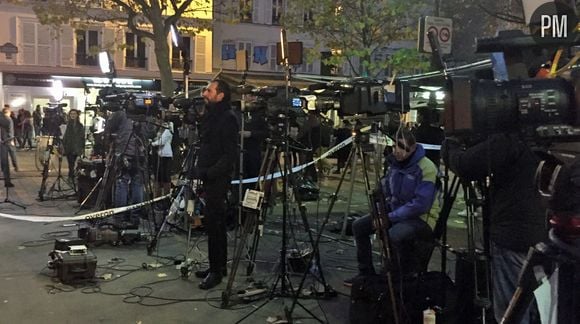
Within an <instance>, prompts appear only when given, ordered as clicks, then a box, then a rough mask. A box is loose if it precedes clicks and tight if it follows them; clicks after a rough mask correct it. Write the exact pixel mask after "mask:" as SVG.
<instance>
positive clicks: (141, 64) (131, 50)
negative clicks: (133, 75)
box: [125, 33, 147, 68]
mask: <svg viewBox="0 0 580 324" xmlns="http://www.w3.org/2000/svg"><path fill="white" fill-rule="evenodd" d="M125 43H126V45H127V47H126V48H125V67H129V68H145V66H146V65H147V57H145V42H144V41H143V39H142V38H141V36H137V35H135V34H133V33H125Z"/></svg>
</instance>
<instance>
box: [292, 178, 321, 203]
mask: <svg viewBox="0 0 580 324" xmlns="http://www.w3.org/2000/svg"><path fill="white" fill-rule="evenodd" d="M294 185H295V187H296V188H295V191H294V192H295V194H296V195H298V196H299V197H298V198H299V200H300V201H317V200H318V197H320V188H318V185H317V184H316V183H315V182H314V181H312V180H310V179H307V178H305V177H297V178H296V182H295V184H294Z"/></svg>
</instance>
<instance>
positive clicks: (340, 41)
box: [284, 0, 426, 76]
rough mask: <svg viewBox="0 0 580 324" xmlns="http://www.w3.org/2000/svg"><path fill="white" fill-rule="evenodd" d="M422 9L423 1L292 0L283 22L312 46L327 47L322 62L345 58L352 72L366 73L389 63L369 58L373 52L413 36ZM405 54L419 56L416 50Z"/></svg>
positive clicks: (382, 67) (363, 74)
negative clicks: (329, 54)
mask: <svg viewBox="0 0 580 324" xmlns="http://www.w3.org/2000/svg"><path fill="white" fill-rule="evenodd" d="M425 8H426V7H425V1H424V0H374V1H369V0H318V1H312V0H293V1H289V2H288V11H287V13H286V16H285V18H284V25H285V27H286V28H287V29H288V30H290V31H292V32H295V33H305V34H307V35H308V36H310V37H311V38H312V39H314V41H315V43H316V47H318V48H329V49H331V50H332V52H333V55H332V56H331V57H330V58H327V59H324V61H325V63H327V64H333V65H340V64H342V63H344V62H345V61H347V62H348V63H349V65H350V66H351V68H352V70H353V71H354V73H355V74H356V75H360V76H369V74H370V75H374V74H376V73H377V72H379V71H381V70H384V69H385V68H386V67H387V66H388V65H389V64H391V63H392V61H389V60H385V61H382V62H375V61H373V60H372V58H373V55H374V54H375V53H376V52H377V51H379V50H381V49H382V48H384V47H386V46H388V45H389V44H390V43H391V42H393V41H396V40H405V39H414V38H415V37H416V29H417V21H418V18H419V16H420V15H421V14H422V13H424V12H425ZM406 54H407V55H411V56H410V58H411V57H412V59H413V60H417V59H418V58H420V56H419V54H418V53H417V51H407V52H406ZM353 58H357V59H358V64H357V62H356V60H353ZM398 61H399V63H400V64H402V62H401V61H400V60H399V59H398Z"/></svg>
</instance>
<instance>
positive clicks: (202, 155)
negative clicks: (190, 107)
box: [189, 80, 239, 289]
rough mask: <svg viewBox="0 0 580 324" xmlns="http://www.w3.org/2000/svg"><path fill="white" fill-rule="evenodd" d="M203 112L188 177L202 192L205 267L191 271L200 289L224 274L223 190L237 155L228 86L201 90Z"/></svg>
mask: <svg viewBox="0 0 580 324" xmlns="http://www.w3.org/2000/svg"><path fill="white" fill-rule="evenodd" d="M203 97H204V100H205V103H206V110H207V112H206V113H205V114H204V116H203V119H202V121H201V128H200V141H199V151H198V158H197V163H196V165H195V166H194V167H193V168H192V169H191V170H190V174H189V176H190V177H191V178H196V179H201V180H202V181H203V188H204V191H205V194H206V206H205V221H206V224H205V225H206V229H207V236H208V241H207V245H208V254H209V269H207V270H203V271H197V272H195V275H196V277H198V278H204V279H203V281H202V282H201V283H200V284H199V288H201V289H211V288H213V287H215V286H217V285H218V284H219V283H221V281H222V277H223V276H226V275H227V268H226V263H227V236H226V215H225V213H226V210H225V202H224V200H225V198H226V192H227V189H228V187H229V185H230V182H231V173H232V171H233V169H234V164H235V162H236V157H237V147H238V146H237V145H238V134H239V133H238V132H239V128H238V121H237V118H236V115H235V113H234V112H233V110H232V108H231V106H230V98H231V92H230V87H229V85H228V84H227V83H225V82H224V81H223V80H215V81H212V82H211V83H210V84H209V86H208V87H207V88H205V89H204V91H203Z"/></svg>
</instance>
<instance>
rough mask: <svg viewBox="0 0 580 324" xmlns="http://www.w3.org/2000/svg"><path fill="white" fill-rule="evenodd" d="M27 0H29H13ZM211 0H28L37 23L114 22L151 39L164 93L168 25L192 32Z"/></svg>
mask: <svg viewBox="0 0 580 324" xmlns="http://www.w3.org/2000/svg"><path fill="white" fill-rule="evenodd" d="M13 2H20V3H22V4H25V5H26V4H30V3H31V2H30V1H17V0H15V1H13ZM211 6H212V2H211V0H170V1H165V0H44V1H34V2H32V9H33V10H34V12H35V13H36V15H37V17H38V19H39V21H40V23H42V24H45V25H52V26H54V27H56V28H59V27H60V26H62V25H66V24H71V25H73V26H77V27H78V26H81V27H82V26H83V25H85V26H86V25H89V24H91V23H95V22H114V23H117V24H121V25H124V26H126V27H127V28H128V29H129V30H130V31H131V32H132V33H133V34H135V35H137V36H140V37H142V38H148V39H151V40H152V41H153V44H154V49H155V54H156V59H157V66H158V67H159V72H160V76H161V90H162V93H163V94H164V95H171V94H172V92H173V76H172V72H171V62H170V59H171V57H170V51H169V42H168V34H169V32H170V28H171V26H172V25H177V24H179V28H183V29H185V30H187V32H189V33H190V34H192V35H193V34H195V33H196V32H199V31H200V30H203V29H206V28H208V27H209V23H210V22H211V21H210V20H209V19H205V18H210V19H211V11H212V8H211Z"/></svg>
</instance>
